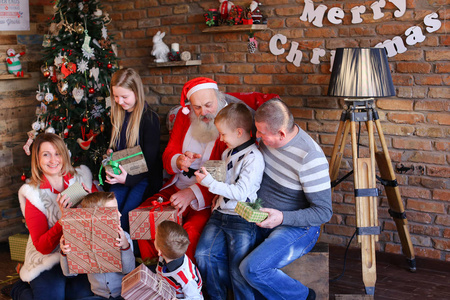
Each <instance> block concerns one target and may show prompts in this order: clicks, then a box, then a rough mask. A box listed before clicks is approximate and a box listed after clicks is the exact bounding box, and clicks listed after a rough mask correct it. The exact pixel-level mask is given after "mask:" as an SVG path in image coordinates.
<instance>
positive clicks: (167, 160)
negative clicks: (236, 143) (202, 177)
mask: <svg viewBox="0 0 450 300" xmlns="http://www.w3.org/2000/svg"><path fill="white" fill-rule="evenodd" d="M190 126H191V120H190V119H189V115H185V114H183V113H182V110H181V109H180V110H179V111H178V113H177V117H176V119H175V124H174V126H173V130H172V133H171V135H170V139H169V143H168V144H167V147H166V150H165V151H164V153H163V165H164V169H165V170H166V172H167V173H168V174H169V175H171V178H170V180H169V181H168V182H167V183H166V184H165V185H164V186H163V188H162V189H165V188H167V187H169V186H171V185H173V184H175V183H176V182H177V180H178V178H179V176H184V175H183V174H182V171H180V170H179V169H178V168H177V166H176V161H177V158H178V156H180V155H182V154H183V153H184V151H183V142H184V140H185V138H186V134H187V132H188V130H189V127H190ZM226 148H227V146H226V144H225V143H224V142H221V141H220V140H219V138H217V140H216V141H215V143H214V146H213V147H212V149H209V150H208V149H207V150H206V151H205V152H204V153H201V154H202V158H203V160H220V159H221V156H222V152H223V151H225V149H226ZM187 151H189V149H187ZM190 188H191V189H192V191H193V192H194V194H195V195H196V198H197V202H196V201H192V202H191V207H192V208H193V209H195V210H202V209H205V208H207V207H210V206H211V201H212V198H213V197H214V194H212V193H210V192H209V191H208V188H206V187H204V186H202V185H200V184H198V183H196V184H194V185H192V186H190Z"/></svg>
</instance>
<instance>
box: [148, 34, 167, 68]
mask: <svg viewBox="0 0 450 300" xmlns="http://www.w3.org/2000/svg"><path fill="white" fill-rule="evenodd" d="M165 35H166V33H165V32H162V33H161V31H158V32H157V33H156V34H155V35H154V36H153V50H152V55H153V56H155V57H156V59H155V62H157V63H162V62H167V61H169V57H168V54H169V52H170V50H169V47H168V46H167V45H166V44H165V43H164V42H163V40H162V39H163V37H164V36H165Z"/></svg>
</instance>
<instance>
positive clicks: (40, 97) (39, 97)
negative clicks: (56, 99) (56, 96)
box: [36, 91, 44, 102]
mask: <svg viewBox="0 0 450 300" xmlns="http://www.w3.org/2000/svg"><path fill="white" fill-rule="evenodd" d="M36 100H37V101H39V102H40V101H42V100H44V93H43V92H41V91H36Z"/></svg>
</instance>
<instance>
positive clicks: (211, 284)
mask: <svg viewBox="0 0 450 300" xmlns="http://www.w3.org/2000/svg"><path fill="white" fill-rule="evenodd" d="M214 124H215V125H216V127H217V130H218V131H219V135H220V140H221V141H223V142H225V143H226V144H227V146H228V149H226V150H225V151H224V152H223V154H222V160H225V162H226V166H227V172H226V182H218V181H217V180H214V179H213V177H212V176H211V174H209V173H208V172H207V171H206V169H205V168H204V167H202V168H201V171H197V172H195V176H196V178H197V182H199V183H200V184H201V185H203V186H206V187H208V189H209V191H210V192H211V193H214V194H217V195H219V197H218V200H217V201H215V202H214V201H213V205H212V209H213V213H212V215H211V217H210V219H209V220H208V222H207V223H206V226H205V228H204V229H203V232H202V235H201V237H200V240H199V242H198V245H197V250H196V252H195V259H196V260H197V265H198V267H199V269H200V272H201V273H202V274H203V277H204V278H205V287H206V291H207V292H208V295H209V296H210V297H211V299H226V298H227V288H230V287H231V288H232V290H233V293H234V297H235V299H245V300H251V299H254V298H255V296H254V290H253V288H252V287H251V286H250V285H249V284H248V283H247V281H246V280H245V279H244V277H242V275H241V272H240V271H239V264H240V263H241V261H242V259H243V258H244V257H245V256H246V255H247V254H248V253H249V252H250V251H251V250H253V248H254V246H255V244H256V233H257V228H256V225H255V223H250V222H247V221H246V220H245V219H243V218H241V217H240V216H239V215H238V214H237V213H235V212H234V208H235V207H236V205H237V203H238V202H239V201H242V202H255V200H256V199H257V195H256V192H257V191H258V190H259V187H260V184H261V180H262V176H263V172H264V159H263V156H262V154H261V152H260V151H259V150H258V147H257V146H256V145H255V143H254V140H253V139H252V137H251V130H252V126H253V117H252V114H251V113H250V111H249V110H248V108H247V107H246V106H245V105H244V104H242V103H234V104H229V105H227V106H226V107H225V108H223V109H222V110H221V111H220V112H219V113H218V114H217V116H216V118H215V120H214ZM230 284H231V286H230Z"/></svg>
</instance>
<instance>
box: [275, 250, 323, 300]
mask: <svg viewBox="0 0 450 300" xmlns="http://www.w3.org/2000/svg"><path fill="white" fill-rule="evenodd" d="M328 251H329V250H328V244H327V243H317V244H316V245H315V246H314V248H313V249H312V250H311V251H310V252H309V253H308V254H306V255H304V256H302V257H300V258H299V259H297V260H295V261H293V262H292V263H291V264H289V265H287V266H286V267H284V268H282V269H281V270H282V271H283V272H285V273H286V274H287V275H289V276H290V277H292V278H294V279H296V280H298V281H300V282H301V283H303V284H304V285H306V286H307V287H309V288H312V289H313V290H314V291H315V292H316V299H317V300H326V299H328V296H329V283H328V279H329V262H328V259H329V252H328Z"/></svg>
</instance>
